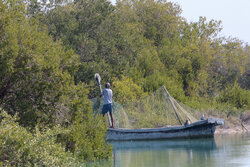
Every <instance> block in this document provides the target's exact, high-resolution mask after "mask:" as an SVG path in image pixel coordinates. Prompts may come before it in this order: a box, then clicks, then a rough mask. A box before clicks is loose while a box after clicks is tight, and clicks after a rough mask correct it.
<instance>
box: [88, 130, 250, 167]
mask: <svg viewBox="0 0 250 167" xmlns="http://www.w3.org/2000/svg"><path fill="white" fill-rule="evenodd" d="M112 145H113V158H112V159H111V160H106V161H99V162H95V163H88V164H87V165H86V166H87V167H166V166H167V167H250V134H246V135H219V136H215V137H214V138H202V139H182V140H180V139H179V140H155V141H133V142H132V141H126V142H112Z"/></svg>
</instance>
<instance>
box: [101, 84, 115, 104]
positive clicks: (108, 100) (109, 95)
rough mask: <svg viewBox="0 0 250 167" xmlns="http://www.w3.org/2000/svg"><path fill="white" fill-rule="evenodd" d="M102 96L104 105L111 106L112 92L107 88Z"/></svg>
mask: <svg viewBox="0 0 250 167" xmlns="http://www.w3.org/2000/svg"><path fill="white" fill-rule="evenodd" d="M102 95H103V97H104V98H103V101H104V104H112V96H113V92H112V90H111V89H109V88H105V89H103V91H102Z"/></svg>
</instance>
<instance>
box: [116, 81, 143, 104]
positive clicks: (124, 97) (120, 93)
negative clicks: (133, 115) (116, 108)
mask: <svg viewBox="0 0 250 167" xmlns="http://www.w3.org/2000/svg"><path fill="white" fill-rule="evenodd" d="M112 85H113V88H112V89H113V92H115V94H114V100H115V101H116V102H119V103H121V104H125V103H128V102H131V101H136V100H139V99H140V98H142V97H143V96H145V95H146V93H144V92H143V90H142V88H141V87H140V86H139V85H137V84H135V83H134V82H133V81H132V79H130V78H127V77H125V76H122V77H121V79H120V80H119V79H118V78H116V79H114V81H113V84H112Z"/></svg>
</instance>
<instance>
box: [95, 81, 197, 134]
mask: <svg viewBox="0 0 250 167" xmlns="http://www.w3.org/2000/svg"><path fill="white" fill-rule="evenodd" d="M92 104H93V110H94V112H95V113H96V114H97V113H101V110H102V106H103V99H101V98H94V99H92ZM195 112H196V111H195V110H193V109H191V108H189V107H188V106H186V105H184V104H181V103H179V102H177V101H176V100H175V99H174V98H172V97H171V96H170V94H169V93H168V91H167V90H166V88H165V87H164V86H163V87H161V88H159V89H158V90H156V91H155V92H154V93H152V94H150V95H148V96H146V97H143V98H141V99H140V100H138V101H135V102H130V103H127V104H119V103H116V102H113V117H114V126H115V127H116V128H127V129H138V128H156V127H164V126H172V125H183V124H184V123H185V122H186V120H188V121H189V123H192V122H195V121H197V120H196V118H194V117H193V116H192V115H194V113H195Z"/></svg>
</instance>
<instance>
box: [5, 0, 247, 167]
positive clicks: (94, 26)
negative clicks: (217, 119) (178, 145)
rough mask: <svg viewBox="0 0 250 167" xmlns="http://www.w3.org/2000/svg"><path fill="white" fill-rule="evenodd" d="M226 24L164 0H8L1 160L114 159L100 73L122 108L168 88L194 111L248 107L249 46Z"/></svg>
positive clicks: (231, 111)
mask: <svg viewBox="0 0 250 167" xmlns="http://www.w3.org/2000/svg"><path fill="white" fill-rule="evenodd" d="M221 29H222V23H221V22H220V21H216V20H207V19H206V18H205V17H200V19H199V21H197V22H187V21H186V20H185V18H183V17H181V8H180V6H178V4H174V3H171V2H168V1H165V0H118V1H117V3H116V5H112V4H111V3H110V2H109V1H108V0H74V1H70V0H69V1H68V0H50V1H46V0H41V1H38V0H1V1H0V36H1V39H0V107H1V116H0V121H1V122H0V123H1V127H0V131H1V136H0V141H1V142H0V143H1V144H0V155H1V156H0V157H1V162H2V164H7V165H15V166H20V165H24V166H25V165H26V163H27V165H29V164H30V165H31V166H32V165H34V164H37V165H41V164H42V165H45V166H50V163H51V161H53V163H54V164H55V165H56V166H59V165H60V164H61V163H64V164H66V161H67V162H69V163H74V162H76V163H77V162H79V161H84V160H95V159H100V158H108V157H110V156H111V147H110V146H109V145H108V144H106V143H105V133H106V127H105V125H104V123H103V120H102V118H101V117H100V116H99V115H94V114H93V112H92V106H91V102H90V101H89V99H91V98H94V97H96V96H98V94H99V92H98V89H97V87H96V85H95V81H94V80H93V76H94V74H95V73H100V75H101V76H102V82H103V83H105V82H110V83H111V85H112V89H113V91H114V99H115V101H117V102H119V103H121V104H123V103H127V102H130V101H132V100H137V99H140V98H141V97H143V96H145V95H147V94H149V93H150V92H154V91H155V90H157V89H158V88H159V87H161V86H162V85H165V86H166V88H167V89H168V91H169V92H170V94H171V95H172V96H173V97H174V98H175V99H177V100H179V101H181V102H183V103H185V104H186V105H188V106H190V107H193V108H196V109H200V110H208V109H211V108H212V109H214V110H218V111H221V112H224V113H226V115H228V114H237V113H239V111H242V112H243V111H246V110H249V109H250V90H249V88H250V85H249V84H250V68H249V67H250V47H249V46H248V44H246V43H244V42H243V41H240V40H239V39H237V38H227V37H221V36H220V35H219V33H220V31H221ZM13 155H16V156H15V157H13ZM50 160H51V161H50ZM71 165H72V164H69V165H68V166H71Z"/></svg>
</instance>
